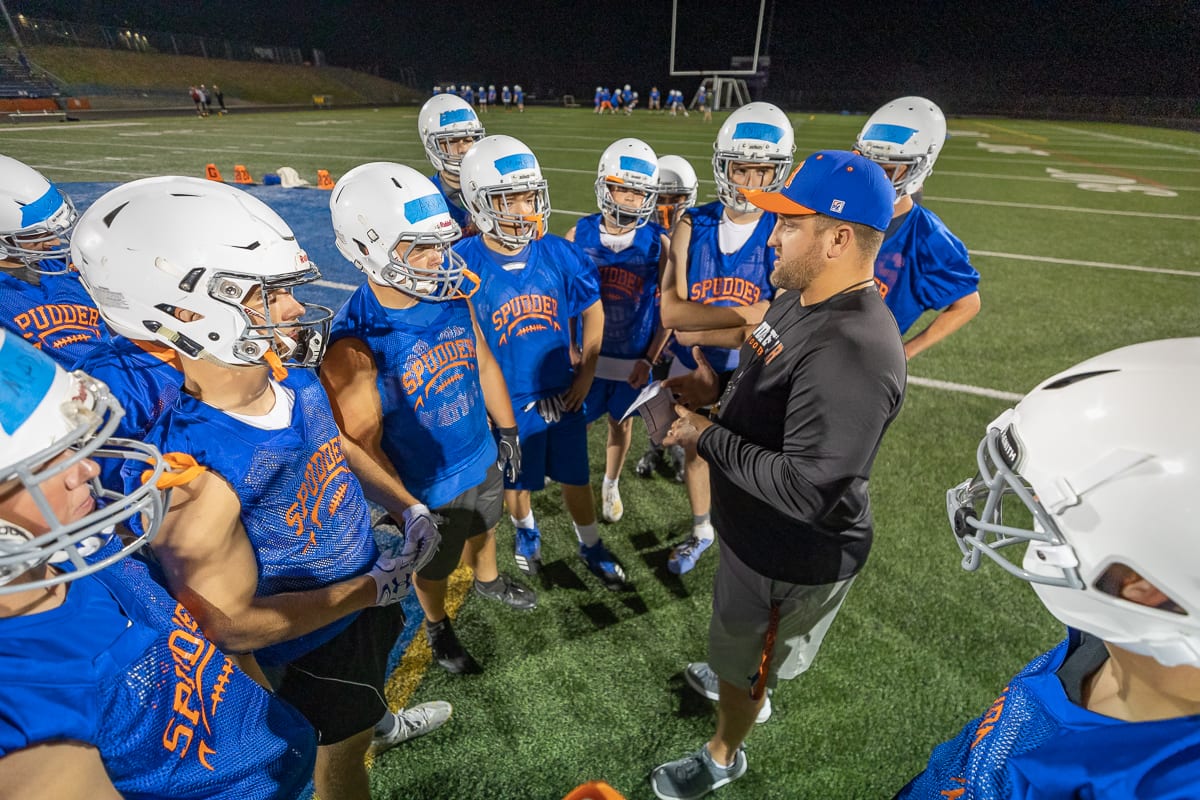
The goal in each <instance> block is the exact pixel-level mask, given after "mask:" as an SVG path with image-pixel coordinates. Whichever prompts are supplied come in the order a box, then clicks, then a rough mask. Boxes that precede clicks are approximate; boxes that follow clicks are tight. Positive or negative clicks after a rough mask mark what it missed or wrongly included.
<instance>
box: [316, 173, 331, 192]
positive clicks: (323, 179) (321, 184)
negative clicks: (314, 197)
mask: <svg viewBox="0 0 1200 800" xmlns="http://www.w3.org/2000/svg"><path fill="white" fill-rule="evenodd" d="M317 188H318V189H332V188H333V178H331V177H329V170H327V169H319V170H317Z"/></svg>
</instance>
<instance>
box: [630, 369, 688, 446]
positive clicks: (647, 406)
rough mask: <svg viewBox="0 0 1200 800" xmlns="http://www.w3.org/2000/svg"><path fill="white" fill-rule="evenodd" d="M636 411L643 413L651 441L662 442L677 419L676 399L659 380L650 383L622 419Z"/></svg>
mask: <svg viewBox="0 0 1200 800" xmlns="http://www.w3.org/2000/svg"><path fill="white" fill-rule="evenodd" d="M635 411H636V412H638V413H639V414H641V416H642V419H643V420H644V421H645V423H646V433H647V434H649V436H650V441H652V442H654V443H655V444H662V440H663V437H664V436H666V435H667V431H668V430H669V429H670V427H671V423H672V422H674V421H675V420H676V416H675V399H674V398H673V397H671V392H670V390H669V389H664V388H663V386H662V384H661V383H659V382H658V381H654V382H653V383H651V384H648V385H647V386H646V387H645V388H644V389H642V391H641V393H640V394H639V395H638V396H637V399H636V400H634V401H633V405H631V406H630V407H629V410H627V411H626V412H625V414H624V416H622V417H621V419H622V420H624V419H627V418H628V417H629V416H630V415H631V414H633V412H635Z"/></svg>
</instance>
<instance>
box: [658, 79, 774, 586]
mask: <svg viewBox="0 0 1200 800" xmlns="http://www.w3.org/2000/svg"><path fill="white" fill-rule="evenodd" d="M795 149H796V146H795V136H794V134H793V132H792V125H791V123H790V122H789V121H788V118H787V115H786V114H784V113H783V112H782V111H780V110H779V109H778V108H777V107H775V106H773V105H771V104H770V103H749V104H747V105H744V106H742V107H741V108H739V109H738V110H736V111H734V112H733V113H732V114H730V115H729V117H728V119H726V120H725V122H724V124H723V125H721V128H720V130H719V131H718V132H717V140H716V142H715V143H714V145H713V159H712V168H713V177H714V178H715V179H716V182H717V196H718V198H719V199H718V200H716V201H715V202H712V203H708V204H707V205H703V206H699V207H697V208H693V209H691V210H689V211H687V212H686V213H685V214H684V215H683V216H682V217H681V218H680V219H679V222H678V223H677V224H676V225H675V227H674V228H672V230H671V257H670V262H669V264H668V266H667V272H666V275H665V276H664V279H663V285H662V317H663V324H664V325H665V326H666V327H668V328H671V329H672V330H674V331H675V343H674V345H672V353H673V355H674V356H675V361H674V363H673V364H672V367H671V372H672V375H681V374H683V373H684V372H688V371H690V370H693V369H695V368H696V365H697V362H696V360H695V359H694V358H693V355H692V346H694V345H703V346H704V349H703V353H704V358H705V359H706V361H707V362H708V363H709V364H711V365H712V367H713V369H715V370H716V371H717V372H724V371H726V370H730V369H733V368H734V367H736V366H737V363H738V348H740V345H741V343H742V342H743V341H744V340H745V338H746V334H747V333H748V327H752V326H754V325H757V324H758V323H759V322H760V321H761V320H762V315H763V313H764V312H765V310H766V307H767V304H768V302H769V301H770V299H771V298H772V297H773V296H774V288H773V287H772V286H771V282H770V274H771V271H772V270H773V269H774V253H773V251H772V250H771V248H769V247H768V246H767V239H768V238H770V236H771V230H772V228H774V226H775V215H774V214H771V213H770V212H765V211H763V210H761V209H759V208H757V207H755V206H754V205H752V204H751V203H750V202H749V201H747V200H746V198H745V197H744V196H743V195H742V194H741V191H740V190H742V189H760V190H762V191H775V190H777V189H778V188H779V187H780V186H782V185H783V182H784V180H785V179H786V178H787V176H788V172H789V171H790V169H791V166H792V153H793V151H794V150H795ZM686 483H687V487H688V498H689V500H690V501H691V507H692V533H691V535H690V536H689V537H688V538H687V539H686V540H685V541H684V542H683V543H682V544H680V545H679V546H678V547H676V548H675V549H674V550H673V551H672V553H671V555H670V557H669V558H668V561H667V567H668V569H670V570H671V571H672V572H675V573H676V574H682V573H685V572H688V571H689V570H691V569H692V567H693V566H695V564H696V560H697V559H699V557H700V555H701V554H702V553H703V552H704V551H705V550H707V549H708V547H709V546H710V545H711V544H712V542H713V528H712V524H711V523H710V521H709V505H710V503H709V480H708V466H707V463H706V462H705V461H704V460H703V459H700V458H698V457H697V456H696V454H695V453H694V452H692V453H689V454H688V458H687V465H686Z"/></svg>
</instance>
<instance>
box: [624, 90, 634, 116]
mask: <svg viewBox="0 0 1200 800" xmlns="http://www.w3.org/2000/svg"><path fill="white" fill-rule="evenodd" d="M621 106H622V107H623V108H624V109H625V113H626V114H632V113H633V90H632V89H630V88H629V84H628V83H627V84H625V88H623V89H622V90H621Z"/></svg>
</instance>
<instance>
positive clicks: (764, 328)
mask: <svg viewBox="0 0 1200 800" xmlns="http://www.w3.org/2000/svg"><path fill="white" fill-rule="evenodd" d="M746 344H748V345H750V349H751V350H753V351H754V352H755V353H756V354H758V356H759V357H760V358H761V359H762V360H763V363H764V364H770V363H771V362H772V361H774V360H775V359H776V358H778V357H779V354H780V353H782V352H783V342H781V341H779V331H777V330H775V329H774V328H772V327H771V326H770V324H769V323H768V322H767V321H766V320H763V321H762V322H760V323H758V327H757V328H755V329H754V333H752V334H750V338H749V339H747V340H746Z"/></svg>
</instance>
